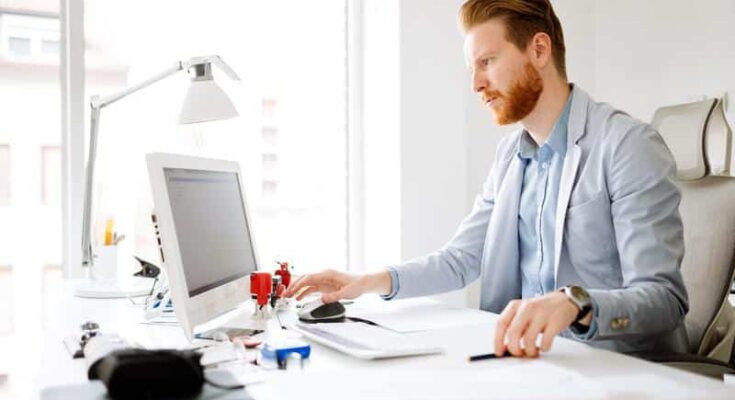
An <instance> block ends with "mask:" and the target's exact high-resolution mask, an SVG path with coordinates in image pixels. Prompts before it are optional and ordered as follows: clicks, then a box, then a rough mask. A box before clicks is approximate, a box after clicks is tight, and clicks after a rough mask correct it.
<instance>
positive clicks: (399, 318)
mask: <svg viewBox="0 0 735 400" xmlns="http://www.w3.org/2000/svg"><path fill="white" fill-rule="evenodd" d="M347 316H348V317H356V318H362V319H366V320H368V321H372V322H375V323H376V324H378V325H381V326H383V327H385V328H388V329H392V330H394V331H396V332H402V333H407V332H419V331H430V330H437V329H446V328H452V327H457V326H469V325H479V324H489V323H492V322H493V321H494V318H495V317H494V316H493V315H492V314H490V313H487V312H484V311H480V310H473V309H468V308H452V307H449V306H447V305H445V304H441V303H432V304H408V305H403V306H399V307H393V306H386V307H381V308H378V309H376V308H372V309H366V308H348V309H347Z"/></svg>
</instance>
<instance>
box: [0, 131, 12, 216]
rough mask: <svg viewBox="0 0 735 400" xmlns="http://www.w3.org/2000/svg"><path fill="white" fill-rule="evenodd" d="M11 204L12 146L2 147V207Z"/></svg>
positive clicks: (0, 186) (0, 172)
mask: <svg viewBox="0 0 735 400" xmlns="http://www.w3.org/2000/svg"><path fill="white" fill-rule="evenodd" d="M9 204H10V146H8V145H0V206H7V205H9Z"/></svg>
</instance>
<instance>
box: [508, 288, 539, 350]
mask: <svg viewBox="0 0 735 400" xmlns="http://www.w3.org/2000/svg"><path fill="white" fill-rule="evenodd" d="M535 307H536V306H534V303H532V302H529V301H525V302H523V303H522V304H521V306H520V307H519V308H518V311H517V312H516V314H515V317H514V318H513V321H512V322H511V323H510V326H508V332H507V334H506V337H507V339H508V351H510V354H512V355H514V356H516V357H521V356H523V349H521V337H522V336H523V334H524V333H525V331H526V327H527V326H528V324H529V323H530V321H531V316H532V315H533V314H534V309H535Z"/></svg>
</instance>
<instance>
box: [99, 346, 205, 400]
mask: <svg viewBox="0 0 735 400" xmlns="http://www.w3.org/2000/svg"><path fill="white" fill-rule="evenodd" d="M201 357H202V355H201V354H199V353H196V352H193V351H177V350H143V349H124V350H117V351H113V352H112V353H110V354H108V355H107V356H105V357H103V358H101V359H99V360H97V361H96V362H95V363H94V364H92V365H91V366H90V367H89V371H88V376H89V379H90V380H94V379H99V380H101V381H102V382H103V383H104V384H105V386H106V387H107V392H108V394H109V395H110V397H112V398H114V399H136V398H139V399H140V398H148V397H151V396H153V397H154V398H157V397H162V396H167V397H180V396H191V395H195V394H197V393H199V392H200V391H201V390H202V385H203V384H204V372H203V368H202V366H201V364H200V362H199V360H200V359H201Z"/></svg>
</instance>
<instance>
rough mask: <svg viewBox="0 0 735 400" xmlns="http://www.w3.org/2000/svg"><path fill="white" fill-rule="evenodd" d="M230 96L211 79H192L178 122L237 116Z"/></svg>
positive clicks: (195, 121)
mask: <svg viewBox="0 0 735 400" xmlns="http://www.w3.org/2000/svg"><path fill="white" fill-rule="evenodd" d="M238 115H240V114H238V112H237V110H236V109H235V106H234V105H233V104H232V101H231V100H230V98H229V97H228V96H227V94H225V92H224V90H222V88H220V87H219V86H218V85H217V83H216V82H215V81H214V80H213V79H205V80H192V81H191V82H190V84H189V89H188V90H187V91H186V97H184V104H183V105H182V106H181V114H180V115H179V123H180V124H194V123H197V122H207V121H216V120H223V119H229V118H232V117H237V116H238Z"/></svg>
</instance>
